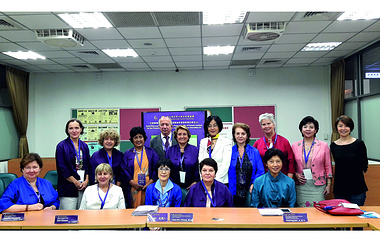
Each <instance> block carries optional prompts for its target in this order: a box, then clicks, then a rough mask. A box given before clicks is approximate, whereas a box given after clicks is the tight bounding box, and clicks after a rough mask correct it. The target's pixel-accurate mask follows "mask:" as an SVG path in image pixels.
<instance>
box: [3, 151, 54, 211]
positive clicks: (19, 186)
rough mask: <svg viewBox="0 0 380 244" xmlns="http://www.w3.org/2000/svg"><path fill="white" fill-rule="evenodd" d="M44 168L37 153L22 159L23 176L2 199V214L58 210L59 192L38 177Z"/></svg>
mask: <svg viewBox="0 0 380 244" xmlns="http://www.w3.org/2000/svg"><path fill="white" fill-rule="evenodd" d="M42 166H43V164H42V159H41V158H40V156H39V155H38V154H37V153H28V154H27V155H25V156H24V157H23V158H22V160H21V162H20V168H21V172H22V176H21V177H20V178H17V179H15V180H13V181H12V182H11V183H10V184H9V186H8V187H7V189H6V191H5V192H4V194H3V196H2V197H1V199H0V213H1V212H25V211H38V210H56V209H58V207H59V199H58V193H57V191H56V190H55V189H54V188H53V185H52V184H51V183H50V181H48V180H45V179H42V178H39V177H38V175H39V174H40V172H41V168H42Z"/></svg>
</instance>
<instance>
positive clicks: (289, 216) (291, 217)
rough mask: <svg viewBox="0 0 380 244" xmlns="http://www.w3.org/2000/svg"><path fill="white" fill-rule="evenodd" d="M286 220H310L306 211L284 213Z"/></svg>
mask: <svg viewBox="0 0 380 244" xmlns="http://www.w3.org/2000/svg"><path fill="white" fill-rule="evenodd" d="M282 217H283V219H284V222H308V220H307V214H306V213H284V214H283V215H282Z"/></svg>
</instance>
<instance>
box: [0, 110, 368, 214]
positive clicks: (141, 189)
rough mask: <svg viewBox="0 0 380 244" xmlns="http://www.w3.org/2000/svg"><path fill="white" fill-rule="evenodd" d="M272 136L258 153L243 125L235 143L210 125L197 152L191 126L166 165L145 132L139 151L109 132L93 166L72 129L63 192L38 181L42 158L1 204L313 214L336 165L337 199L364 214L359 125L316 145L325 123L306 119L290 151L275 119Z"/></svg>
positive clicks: (345, 120)
mask: <svg viewBox="0 0 380 244" xmlns="http://www.w3.org/2000/svg"><path fill="white" fill-rule="evenodd" d="M259 123H260V125H261V128H262V130H263V132H264V136H263V137H262V138H260V139H258V140H257V141H255V143H254V144H253V146H251V145H250V144H249V143H250V137H251V134H250V128H249V126H248V125H247V124H244V123H236V124H234V126H233V128H232V135H233V142H234V144H233V142H232V141H231V140H230V139H227V138H226V137H223V136H221V135H220V132H221V131H222V129H223V124H222V121H221V119H220V118H219V117H218V116H209V117H207V119H206V121H205V124H204V129H205V135H206V137H205V138H203V139H202V140H201V141H200V144H199V149H198V148H197V147H196V146H193V145H190V144H189V140H190V137H191V133H190V131H189V129H188V128H187V127H186V126H184V125H179V126H177V127H176V129H175V131H174V138H175V139H176V140H177V142H178V144H177V145H173V146H171V147H170V148H168V150H166V157H165V159H160V160H159V156H158V154H157V153H156V152H155V150H153V149H152V148H150V147H146V146H145V141H146V139H147V137H146V134H145V131H144V129H143V128H142V127H134V128H132V129H131V130H130V141H131V142H132V143H133V148H131V149H129V150H127V151H126V152H125V153H122V152H120V151H119V150H117V149H116V148H115V147H116V146H117V145H118V144H119V142H120V136H119V134H118V133H117V131H116V130H114V129H106V130H103V131H102V132H101V134H100V137H99V140H98V142H99V144H100V145H101V146H103V148H102V149H100V150H99V151H97V152H95V153H94V154H93V155H92V157H90V154H89V149H88V146H87V145H86V144H85V143H84V142H82V141H81V140H80V139H79V136H80V135H81V134H82V133H83V129H84V127H83V124H82V123H81V121H79V120H78V119H71V120H69V121H68V122H67V123H66V128H65V132H66V134H67V138H66V139H65V140H63V141H61V142H60V143H59V144H58V145H57V148H56V164H57V172H58V188H57V191H56V190H54V188H53V187H52V185H51V184H50V182H48V181H47V180H44V179H42V178H39V177H38V175H39V173H40V171H41V168H42V166H43V164H42V160H41V158H40V157H39V156H38V154H35V153H30V154H27V155H26V156H24V157H23V159H22V160H21V162H20V169H21V172H22V173H23V175H22V177H20V178H18V179H17V180H14V181H13V182H12V183H11V184H10V185H9V187H8V188H7V189H6V191H5V192H4V194H3V196H2V198H1V199H0V212H15V211H32V210H42V209H43V210H49V209H53V210H54V209H109V208H113V209H123V208H126V207H131V208H135V207H137V206H139V205H143V204H147V205H159V206H161V207H179V206H185V207H222V206H224V207H232V206H235V207H245V206H252V207H296V206H299V207H309V206H313V203H314V202H318V201H321V200H324V198H325V196H327V195H328V194H329V193H330V192H331V184H332V178H333V174H332V164H331V158H330V152H331V154H332V156H333V158H334V161H335V178H334V196H335V198H344V199H347V200H349V201H350V202H353V203H357V204H358V205H364V202H365V198H366V191H368V188H367V186H366V183H365V180H364V174H363V173H365V172H366V171H367V168H368V160H367V154H366V147H365V144H364V142H363V141H361V140H360V139H356V138H353V137H352V136H351V132H352V130H353V129H354V123H353V121H352V119H351V118H349V117H348V116H345V115H342V116H340V117H339V118H338V119H337V120H336V123H335V127H336V128H337V132H338V133H339V135H340V138H339V139H338V140H336V141H334V142H332V143H331V145H330V147H329V146H328V145H327V143H325V142H322V141H320V140H317V139H316V134H317V132H318V130H319V123H318V121H317V120H315V119H314V118H313V117H311V116H307V117H305V118H303V119H302V120H301V122H300V123H299V130H300V132H301V135H302V137H303V138H302V140H300V141H297V142H295V143H293V144H292V145H290V143H289V141H288V140H287V139H285V138H284V137H282V136H281V135H278V134H277V133H276V132H275V127H276V123H275V120H274V116H273V114H269V113H265V114H262V115H260V117H259Z"/></svg>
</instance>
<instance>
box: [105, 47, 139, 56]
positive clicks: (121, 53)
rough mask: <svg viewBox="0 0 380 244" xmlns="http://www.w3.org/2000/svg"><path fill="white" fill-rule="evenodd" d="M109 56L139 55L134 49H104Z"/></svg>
mask: <svg viewBox="0 0 380 244" xmlns="http://www.w3.org/2000/svg"><path fill="white" fill-rule="evenodd" d="M102 51H103V52H104V53H106V54H107V55H108V56H110V57H113V58H116V57H138V56H139V55H138V54H137V53H136V52H135V51H134V50H133V49H130V48H128V49H103V50H102Z"/></svg>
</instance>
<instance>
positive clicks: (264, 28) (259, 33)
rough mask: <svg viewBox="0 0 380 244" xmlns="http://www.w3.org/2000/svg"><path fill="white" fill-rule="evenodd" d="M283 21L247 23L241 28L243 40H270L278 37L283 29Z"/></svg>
mask: <svg viewBox="0 0 380 244" xmlns="http://www.w3.org/2000/svg"><path fill="white" fill-rule="evenodd" d="M285 25H286V24H285V22H264V23H248V24H246V26H245V28H244V30H243V37H244V40H249V41H257V42H263V41H271V40H275V39H277V38H279V37H280V36H281V35H282V33H283V32H284V31H285Z"/></svg>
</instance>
